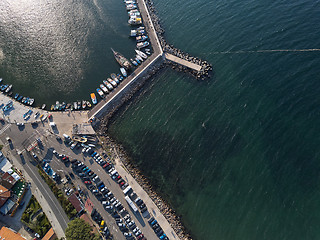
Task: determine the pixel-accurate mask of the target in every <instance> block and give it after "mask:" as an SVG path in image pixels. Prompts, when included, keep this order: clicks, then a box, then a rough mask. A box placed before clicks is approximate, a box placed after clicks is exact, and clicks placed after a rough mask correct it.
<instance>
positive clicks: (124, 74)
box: [120, 68, 128, 77]
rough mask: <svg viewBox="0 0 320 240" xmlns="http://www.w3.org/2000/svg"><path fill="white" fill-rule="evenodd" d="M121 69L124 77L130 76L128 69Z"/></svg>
mask: <svg viewBox="0 0 320 240" xmlns="http://www.w3.org/2000/svg"><path fill="white" fill-rule="evenodd" d="M120 71H121V74H122V75H123V76H124V77H127V76H128V74H127V71H126V70H125V69H124V68H120Z"/></svg>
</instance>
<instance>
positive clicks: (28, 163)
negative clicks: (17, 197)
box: [0, 125, 69, 237]
mask: <svg viewBox="0 0 320 240" xmlns="http://www.w3.org/2000/svg"><path fill="white" fill-rule="evenodd" d="M3 128H6V125H3V126H2V129H3ZM41 132H45V131H44V129H40V131H36V130H35V129H33V128H32V127H31V126H30V125H26V126H25V128H24V129H23V130H22V129H19V128H18V127H17V126H15V125H11V126H10V127H9V128H6V130H5V131H4V132H3V133H2V134H1V135H0V141H1V142H2V143H3V144H4V145H5V147H4V149H3V152H4V154H5V155H6V156H7V157H8V158H9V159H10V160H11V162H12V163H13V165H14V166H16V167H17V168H18V169H20V170H22V172H23V175H24V176H25V178H26V180H27V181H29V182H30V183H31V191H32V193H33V194H34V195H35V197H36V199H37V200H38V201H39V203H40V205H41V206H42V208H43V211H44V213H45V214H46V215H47V217H48V219H49V221H50V222H51V224H52V227H53V229H54V231H55V232H56V234H57V236H58V237H64V236H65V235H64V230H65V229H66V227H67V224H68V222H69V219H68V217H67V215H66V214H65V212H64V210H63V209H62V207H61V205H60V203H59V202H58V200H57V199H56V197H55V196H54V194H53V193H52V191H51V190H50V188H49V187H48V185H47V184H46V183H45V181H44V180H43V179H42V178H41V176H40V175H39V173H38V169H37V167H36V163H35V162H34V161H33V159H32V157H31V156H30V155H29V154H27V153H26V152H23V154H22V156H19V155H18V154H17V149H19V150H22V149H23V144H24V143H26V140H27V141H29V140H30V142H33V141H34V140H36V138H37V137H38V136H39V135H41ZM7 136H9V137H10V138H11V139H13V141H12V145H9V144H8V143H7V141H6V137H7Z"/></svg>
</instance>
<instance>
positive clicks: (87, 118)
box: [0, 0, 209, 239]
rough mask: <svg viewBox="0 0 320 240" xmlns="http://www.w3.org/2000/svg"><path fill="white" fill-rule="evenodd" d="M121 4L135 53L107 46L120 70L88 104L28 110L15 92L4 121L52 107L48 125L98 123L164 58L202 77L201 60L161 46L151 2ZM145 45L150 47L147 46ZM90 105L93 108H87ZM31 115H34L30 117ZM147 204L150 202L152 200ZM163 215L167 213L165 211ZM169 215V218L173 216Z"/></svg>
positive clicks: (174, 229)
mask: <svg viewBox="0 0 320 240" xmlns="http://www.w3.org/2000/svg"><path fill="white" fill-rule="evenodd" d="M125 4H126V9H127V10H128V16H129V20H128V23H129V24H130V25H131V26H134V27H136V29H132V30H131V31H130V34H129V36H130V37H134V39H133V40H135V41H136V48H137V49H134V51H132V52H133V53H134V54H135V56H133V57H132V58H130V61H129V60H128V59H127V58H126V57H124V55H122V54H121V53H120V52H117V51H115V50H114V49H112V48H111V51H112V53H113V55H114V58H115V60H116V62H117V63H118V64H119V65H120V68H119V71H120V73H121V74H120V73H111V74H110V77H106V79H104V80H102V81H101V83H100V84H98V86H96V88H95V92H92V93H90V99H91V103H92V105H91V103H90V102H89V101H86V100H81V101H80V100H77V101H74V102H71V103H66V102H60V101H56V103H55V104H52V105H51V107H50V111H46V110H45V107H46V106H45V105H42V107H41V108H42V109H33V110H31V109H25V107H23V105H22V106H21V103H24V104H26V105H29V106H31V105H33V104H34V101H35V100H34V99H33V98H29V97H23V96H21V95H19V94H15V95H14V98H15V99H16V100H15V101H21V103H19V104H18V105H16V104H15V103H13V101H11V100H10V101H11V102H10V101H8V102H6V103H5V102H4V103H3V112H4V114H6V115H5V116H4V117H5V119H6V121H8V122H11V123H16V124H17V125H18V126H23V125H24V124H25V123H31V124H34V123H38V124H39V123H43V122H45V121H47V119H48V118H51V117H52V114H53V113H54V112H55V111H56V113H55V116H54V117H55V119H57V120H56V122H55V123H54V125H53V124H52V126H51V127H52V128H53V127H55V126H56V124H57V125H58V128H59V129H60V128H61V129H65V128H67V127H69V128H70V125H72V124H74V122H75V120H74V119H75V114H77V113H79V116H81V118H77V121H76V122H82V123H84V122H90V123H92V125H93V126H94V127H95V126H96V124H97V123H99V121H97V118H105V117H110V116H111V115H112V114H113V113H114V112H115V110H116V109H118V108H119V107H120V106H121V105H122V104H124V103H125V102H126V101H127V100H129V99H130V97H131V96H132V95H133V94H134V92H135V91H136V90H137V89H139V88H140V87H142V86H143V84H144V82H145V81H146V80H148V79H149V78H150V76H152V75H154V74H155V73H156V72H157V71H158V70H159V69H161V68H163V67H165V66H168V65H170V64H171V63H169V64H168V62H174V63H176V64H178V65H181V66H183V67H187V68H190V69H191V70H192V71H195V72H197V76H200V77H202V78H203V76H204V75H203V74H202V71H203V65H202V61H201V62H199V63H194V62H192V59H190V60H186V59H184V58H183V57H181V56H175V55H173V54H172V53H167V52H166V51H164V49H168V47H167V46H166V45H164V40H163V39H164V38H163V36H162V34H163V32H162V31H158V30H157V29H158V28H159V23H158V21H155V17H156V15H155V11H154V10H152V11H151V12H152V13H151V14H150V13H149V8H152V7H153V6H152V2H150V1H146V2H145V1H143V0H138V1H137V2H136V3H135V2H134V1H127V2H125ZM149 46H150V48H147V47H149ZM164 47H165V48H164ZM206 71H207V70H206ZM206 76H209V75H206ZM197 78H199V77H197ZM12 87H13V86H12V85H7V84H3V85H1V87H0V89H1V91H3V92H4V94H6V93H8V96H12V95H13V93H12V92H11V89H12ZM97 96H98V97H97ZM91 107H93V108H92V109H91V110H89V109H90V108H91ZM18 109H21V110H19V111H21V113H23V114H14V116H16V115H17V117H14V119H13V118H12V117H11V116H12V115H11V114H10V112H11V111H12V110H14V111H17V110H18ZM88 110H89V111H88ZM74 111H77V112H74ZM8 113H9V114H8ZM33 114H34V115H33ZM110 114H111V115H110ZM32 116H34V119H33V118H32ZM60 118H61V119H64V120H62V121H61V120H59V119H60ZM62 125H63V126H62ZM150 204H153V203H152V200H151V202H150ZM158 207H159V206H158ZM166 209H167V208H163V209H161V210H163V211H166ZM166 216H167V217H168V216H169V215H166ZM170 219H171V220H172V219H174V218H170ZM167 220H168V219H167ZM167 220H166V219H165V218H164V217H163V218H162V220H161V222H162V223H161V225H162V227H163V228H164V230H165V232H167V233H170V235H171V236H173V237H174V239H180V238H184V239H185V238H186V235H185V233H184V231H183V230H181V229H182V226H181V224H177V223H176V222H175V221H171V222H170V224H171V225H170V224H169V222H168V221H167ZM177 233H179V235H177ZM164 236H165V235H164ZM187 238H188V237H187Z"/></svg>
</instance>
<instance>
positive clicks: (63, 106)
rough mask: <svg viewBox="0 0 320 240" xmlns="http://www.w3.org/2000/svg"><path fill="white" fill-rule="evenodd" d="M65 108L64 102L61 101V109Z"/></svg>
mask: <svg viewBox="0 0 320 240" xmlns="http://www.w3.org/2000/svg"><path fill="white" fill-rule="evenodd" d="M65 108H66V103H65V102H62V104H61V110H64V109H65Z"/></svg>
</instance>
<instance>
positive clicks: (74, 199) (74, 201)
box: [68, 193, 84, 213]
mask: <svg viewBox="0 0 320 240" xmlns="http://www.w3.org/2000/svg"><path fill="white" fill-rule="evenodd" d="M68 200H69V202H71V204H72V205H73V206H74V208H75V209H76V210H77V212H78V213H81V212H82V211H83V210H84V207H83V204H82V202H81V201H80V199H79V198H78V196H77V195H76V193H73V194H72V195H71V196H70V197H69V198H68Z"/></svg>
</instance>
